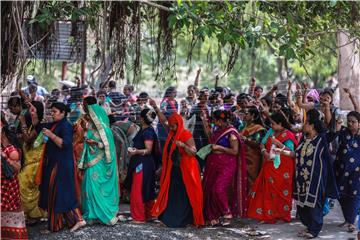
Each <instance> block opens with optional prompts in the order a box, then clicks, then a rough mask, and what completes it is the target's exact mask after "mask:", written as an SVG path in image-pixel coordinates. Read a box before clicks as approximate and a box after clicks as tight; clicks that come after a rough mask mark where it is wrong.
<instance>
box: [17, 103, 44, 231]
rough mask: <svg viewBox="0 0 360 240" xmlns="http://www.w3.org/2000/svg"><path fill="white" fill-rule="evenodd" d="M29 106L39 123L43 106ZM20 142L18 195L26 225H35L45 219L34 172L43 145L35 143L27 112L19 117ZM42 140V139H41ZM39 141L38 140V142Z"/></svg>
mask: <svg viewBox="0 0 360 240" xmlns="http://www.w3.org/2000/svg"><path fill="white" fill-rule="evenodd" d="M31 104H32V105H33V106H34V107H35V108H36V113H37V117H38V119H39V121H41V120H42V119H43V116H44V106H43V104H42V103H41V102H36V101H33V102H31ZM19 120H20V124H21V131H22V140H23V142H24V144H23V148H22V149H23V153H24V159H25V163H24V167H23V168H22V169H21V171H20V172H19V175H18V177H19V183H20V194H21V202H22V205H23V209H24V212H25V216H26V217H27V221H28V224H30V223H35V222H36V221H37V220H40V218H45V217H46V213H45V212H44V211H43V210H42V209H41V208H39V205H38V201H39V194H40V193H39V188H38V186H37V185H36V184H35V175H36V171H37V169H38V167H39V164H40V159H41V155H42V152H43V148H44V144H43V143H42V141H41V142H39V143H37V141H35V140H36V137H37V134H36V131H35V128H34V126H33V125H32V122H31V115H30V113H29V112H27V113H26V114H25V115H20V116H19ZM41 140H42V139H41ZM38 141H39V140H38Z"/></svg>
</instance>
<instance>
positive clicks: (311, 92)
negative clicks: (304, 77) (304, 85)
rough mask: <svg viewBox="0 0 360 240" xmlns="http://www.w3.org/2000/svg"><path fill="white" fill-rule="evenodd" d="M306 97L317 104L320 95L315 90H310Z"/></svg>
mask: <svg viewBox="0 0 360 240" xmlns="http://www.w3.org/2000/svg"><path fill="white" fill-rule="evenodd" d="M306 97H311V98H312V99H314V101H315V102H318V101H319V100H320V95H319V93H318V91H317V90H316V89H310V91H309V92H308V94H307V95H306Z"/></svg>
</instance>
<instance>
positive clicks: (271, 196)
mask: <svg viewBox="0 0 360 240" xmlns="http://www.w3.org/2000/svg"><path fill="white" fill-rule="evenodd" d="M270 122H271V129H269V130H268V132H267V133H266V136H265V137H264V138H263V140H262V141H261V146H260V148H261V153H262V154H263V163H262V167H261V171H260V173H259V176H258V177H257V179H256V180H255V182H254V184H253V186H252V188H251V190H250V197H249V210H248V216H249V217H250V218H254V219H257V220H259V221H262V222H266V223H275V222H276V221H277V220H283V221H285V222H290V220H291V215H290V212H291V203H292V199H291V196H292V184H293V175H294V166H295V163H294V160H293V159H291V158H290V157H287V156H283V155H282V156H281V157H279V158H278V157H276V156H275V158H273V157H272V156H271V155H270V152H271V149H272V148H273V145H275V146H277V147H278V148H281V149H286V150H289V151H291V152H293V151H294V149H295V147H296V145H297V142H296V139H295V137H294V134H292V132H290V131H289V130H288V129H289V128H290V126H289V124H288V122H287V120H286V118H285V116H284V115H283V114H282V113H274V114H273V115H271V117H270Z"/></svg>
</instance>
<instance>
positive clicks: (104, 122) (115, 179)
mask: <svg viewBox="0 0 360 240" xmlns="http://www.w3.org/2000/svg"><path fill="white" fill-rule="evenodd" d="M88 109H89V115H90V118H91V120H92V121H91V122H90V126H89V129H88V131H87V133H86V137H87V139H91V140H94V141H96V142H98V143H100V144H99V145H97V144H94V145H90V144H87V143H85V144H84V149H83V153H82V157H81V159H80V161H79V162H78V167H79V169H83V170H84V171H85V173H84V178H83V181H82V187H81V199H82V211H83V217H84V219H85V220H88V221H90V222H91V221H100V222H102V223H104V224H108V225H114V224H115V223H116V222H117V217H116V214H117V212H118V210H119V174H118V171H117V163H116V151H115V145H114V138H113V134H112V132H111V130H110V127H109V119H108V116H107V115H106V112H105V110H104V109H103V108H102V107H101V106H99V105H97V104H94V105H89V106H88Z"/></svg>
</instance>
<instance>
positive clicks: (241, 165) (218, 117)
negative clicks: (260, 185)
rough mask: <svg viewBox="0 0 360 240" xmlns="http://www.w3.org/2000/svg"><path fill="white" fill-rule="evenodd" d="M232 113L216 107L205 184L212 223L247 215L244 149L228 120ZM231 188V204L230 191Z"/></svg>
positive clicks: (206, 214) (205, 201) (205, 194)
mask: <svg viewBox="0 0 360 240" xmlns="http://www.w3.org/2000/svg"><path fill="white" fill-rule="evenodd" d="M229 117H230V113H229V112H228V111H225V110H216V111H214V113H213V119H214V123H215V125H216V128H217V129H215V131H214V132H213V134H212V136H211V139H210V142H211V143H212V145H211V148H212V152H211V153H210V154H209V155H208V156H207V159H206V165H205V172H204V179H203V187H204V213H205V219H206V221H208V222H209V223H210V224H211V225H212V226H215V225H218V224H220V222H221V224H222V225H223V226H227V225H229V224H230V221H231V219H232V218H233V217H237V216H240V217H245V216H246V211H247V209H246V207H247V203H246V201H247V198H246V196H247V179H246V159H245V149H244V146H243V143H242V141H241V140H240V136H239V134H238V132H237V130H236V129H235V128H234V127H232V126H231V125H230V124H229V123H228V120H229ZM230 189H232V194H231V195H232V201H231V202H232V206H230V205H231V204H230V199H229V196H228V195H229V191H230Z"/></svg>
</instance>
